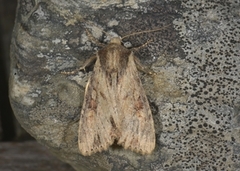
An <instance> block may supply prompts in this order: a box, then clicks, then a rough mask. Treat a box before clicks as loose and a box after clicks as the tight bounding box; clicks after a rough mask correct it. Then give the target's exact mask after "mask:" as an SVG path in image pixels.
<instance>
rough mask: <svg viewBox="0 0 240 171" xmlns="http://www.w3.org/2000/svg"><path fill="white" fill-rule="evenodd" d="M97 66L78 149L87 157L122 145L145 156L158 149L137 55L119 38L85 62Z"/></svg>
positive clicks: (88, 91) (87, 93)
mask: <svg viewBox="0 0 240 171" xmlns="http://www.w3.org/2000/svg"><path fill="white" fill-rule="evenodd" d="M93 61H96V62H95V65H94V70H93V73H92V75H91V77H90V78H89V80H88V83H87V86H86V89H85V97H84V102H83V106H82V111H81V116H80V121H79V131H78V146H79V150H80V153H81V154H82V155H84V156H89V155H92V154H93V153H96V152H101V151H103V150H107V149H108V147H109V146H110V145H112V144H113V143H114V142H115V141H116V142H117V144H118V145H121V146H123V147H124V149H129V150H132V151H135V152H137V153H141V154H150V153H151V152H152V151H153V149H154V148H155V129H154V122H153V118H152V113H151V110H150V106H149V103H148V99H147V97H146V94H145V91H144V89H143V86H142V83H141V80H140V77H139V75H138V70H137V69H140V70H143V69H144V67H143V66H142V65H141V63H140V61H139V60H138V58H136V57H135V56H134V55H133V52H132V51H131V50H129V49H127V48H125V47H124V46H122V45H121V39H120V38H119V37H115V38H112V39H111V41H110V43H109V44H108V45H107V46H105V47H104V48H103V49H101V50H99V51H98V52H97V54H96V55H95V56H93V57H91V58H89V60H87V61H86V62H85V64H84V65H83V67H82V68H83V69H84V68H85V67H87V66H89V65H90V64H91V63H92V62H93Z"/></svg>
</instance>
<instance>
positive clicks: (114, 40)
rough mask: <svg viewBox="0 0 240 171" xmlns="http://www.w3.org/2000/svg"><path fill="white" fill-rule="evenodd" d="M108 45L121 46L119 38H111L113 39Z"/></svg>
mask: <svg viewBox="0 0 240 171" xmlns="http://www.w3.org/2000/svg"><path fill="white" fill-rule="evenodd" d="M110 43H114V44H118V45H121V38H120V37H113V38H111V40H110Z"/></svg>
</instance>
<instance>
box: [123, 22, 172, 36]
mask: <svg viewBox="0 0 240 171" xmlns="http://www.w3.org/2000/svg"><path fill="white" fill-rule="evenodd" d="M170 25H171V24H168V25H166V26H164V27H161V28H158V29H154V30H145V31H140V32H135V33H132V34H129V35H126V36H123V37H122V39H125V38H126V37H130V36H133V35H137V34H143V33H150V32H155V31H160V30H163V29H165V28H167V27H169V26H170Z"/></svg>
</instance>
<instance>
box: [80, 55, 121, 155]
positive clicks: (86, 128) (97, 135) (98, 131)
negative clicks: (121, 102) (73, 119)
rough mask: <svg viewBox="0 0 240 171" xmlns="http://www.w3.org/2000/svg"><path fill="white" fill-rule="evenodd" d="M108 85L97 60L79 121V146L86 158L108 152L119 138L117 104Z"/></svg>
mask: <svg viewBox="0 0 240 171" xmlns="http://www.w3.org/2000/svg"><path fill="white" fill-rule="evenodd" d="M107 84H108V83H107V79H106V74H105V73H104V72H103V71H102V70H101V67H100V63H99V59H97V61H96V63H95V66H94V73H93V74H92V76H91V78H90V79H89V81H88V84H87V87H86V90H85V98H84V102H83V107H82V111H81V116H80V121H79V131H78V134H79V135H78V145H79V150H80V152H81V154H82V155H85V156H89V155H91V154H93V153H96V152H101V151H103V150H106V149H107V148H108V147H109V146H110V145H111V144H113V142H114V140H115V139H116V136H117V135H116V132H117V131H116V130H115V123H114V120H117V118H112V114H114V113H115V111H114V107H115V105H116V104H114V100H113V99H112V98H113V97H112V93H113V92H112V89H111V87H109V86H107ZM111 102H113V103H111Z"/></svg>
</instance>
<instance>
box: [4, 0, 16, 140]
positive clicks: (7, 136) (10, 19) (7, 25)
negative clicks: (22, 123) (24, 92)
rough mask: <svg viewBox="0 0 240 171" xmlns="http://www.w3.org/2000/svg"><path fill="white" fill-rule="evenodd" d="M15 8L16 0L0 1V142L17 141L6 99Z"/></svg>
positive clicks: (14, 123)
mask: <svg viewBox="0 0 240 171" xmlns="http://www.w3.org/2000/svg"><path fill="white" fill-rule="evenodd" d="M16 7H17V0H0V80H1V81H0V100H1V101H0V105H1V106H0V141H13V140H17V131H16V127H17V125H19V124H18V123H17V122H16V119H15V117H14V115H13V112H12V109H11V106H10V103H9V99H8V77H9V64H10V56H9V54H10V42H11V33H12V29H13V25H14V18H15V14H16Z"/></svg>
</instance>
